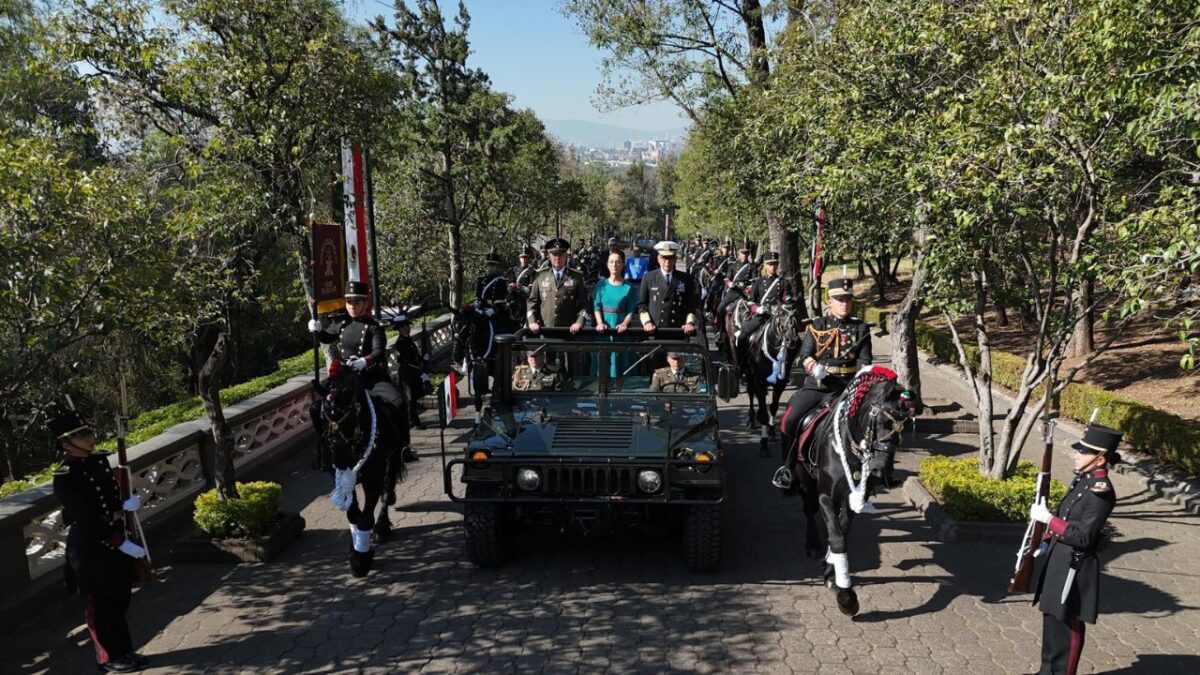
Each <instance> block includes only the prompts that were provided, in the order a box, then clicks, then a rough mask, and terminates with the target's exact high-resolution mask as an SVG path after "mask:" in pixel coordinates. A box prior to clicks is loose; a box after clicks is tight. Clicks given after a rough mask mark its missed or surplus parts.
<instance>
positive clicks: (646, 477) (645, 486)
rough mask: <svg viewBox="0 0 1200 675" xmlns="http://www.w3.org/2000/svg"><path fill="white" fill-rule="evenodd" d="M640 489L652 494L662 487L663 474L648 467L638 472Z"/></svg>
mask: <svg viewBox="0 0 1200 675" xmlns="http://www.w3.org/2000/svg"><path fill="white" fill-rule="evenodd" d="M637 480H638V489H639V490H641V491H642V492H645V493H646V494H649V495H652V494H654V493H655V492H658V491H659V490H661V489H662V482H663V481H662V474H660V473H659V472H657V471H652V470H650V469H646V470H645V471H641V472H639V473H638V479H637Z"/></svg>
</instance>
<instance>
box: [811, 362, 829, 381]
mask: <svg viewBox="0 0 1200 675" xmlns="http://www.w3.org/2000/svg"><path fill="white" fill-rule="evenodd" d="M828 375H829V369H828V368H826V367H825V364H824V363H818V364H816V365H814V366H813V369H812V376H813V379H815V380H823V379H825V377H826V376H828Z"/></svg>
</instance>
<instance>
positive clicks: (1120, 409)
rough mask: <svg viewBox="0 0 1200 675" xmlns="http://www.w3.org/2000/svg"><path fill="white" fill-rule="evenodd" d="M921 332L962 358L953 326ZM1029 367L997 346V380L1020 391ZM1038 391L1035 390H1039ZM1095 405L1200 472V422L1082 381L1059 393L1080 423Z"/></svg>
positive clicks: (1165, 455) (1129, 433)
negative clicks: (949, 329)
mask: <svg viewBox="0 0 1200 675" xmlns="http://www.w3.org/2000/svg"><path fill="white" fill-rule="evenodd" d="M884 313H885V312H882V311H881V310H878V309H875V308H874V307H864V309H863V318H865V319H866V320H867V321H870V322H872V323H879V321H880V318H881V316H880V315H881V314H884ZM916 334H917V346H918V347H920V348H921V349H924V350H925V351H927V352H929V353H931V354H934V355H935V356H937V357H938V358H940V359H942V360H944V361H948V362H950V363H954V364H957V363H958V350H956V349H955V348H954V339H953V338H952V337H951V336H950V331H948V330H940V329H937V328H934V327H932V326H930V325H929V324H926V323H923V322H920V321H918V322H917V324H916ZM963 348H964V351H966V353H967V358H968V359H970V361H971V363H972V365H978V363H979V348H978V347H976V346H975V345H974V344H965V345H963ZM1024 372H1025V359H1023V358H1021V357H1020V356H1016V355H1014V354H1009V353H1007V352H1001V351H997V350H994V349H993V350H992V381H993V382H995V383H996V384H998V385H1000V386H1002V387H1006V388H1008V389H1010V390H1012V391H1017V390H1018V389H1020V388H1021V376H1022V375H1023V374H1024ZM1037 395H1038V394H1037V393H1036V392H1035V394H1034V396H1037ZM1093 408H1099V409H1100V414H1099V415H1098V416H1097V417H1096V421H1097V422H1100V423H1101V424H1105V425H1107V426H1110V427H1113V428H1114V429H1120V430H1121V431H1123V432H1124V433H1125V442H1126V443H1128V444H1129V445H1130V447H1132V448H1133V449H1134V450H1137V451H1138V452H1142V453H1145V454H1148V455H1152V456H1154V457H1157V458H1158V459H1160V460H1162V461H1164V462H1167V463H1170V464H1173V465H1175V466H1178V467H1180V468H1182V469H1184V470H1185V471H1187V472H1188V473H1190V474H1193V475H1197V474H1200V425H1197V424H1196V423H1194V422H1190V421H1188V420H1185V419H1183V418H1181V417H1179V416H1177V415H1172V414H1171V413H1169V412H1165V411H1163V410H1159V409H1157V408H1154V407H1152V406H1149V405H1146V404H1145V403H1141V402H1139V401H1136V400H1134V399H1132V398H1129V397H1127V396H1121V395H1120V394H1114V393H1112V392H1110V391H1105V390H1103V389H1101V388H1099V387H1096V386H1093V385H1090V384H1085V383H1082V382H1073V383H1071V384H1069V385H1067V387H1066V388H1065V389H1064V390H1063V392H1062V396H1061V397H1060V399H1059V409H1060V412H1061V414H1062V416H1063V417H1064V418H1067V419H1071V420H1074V421H1076V422H1078V423H1080V424H1087V421H1088V420H1089V419H1090V418H1091V416H1092V409H1093Z"/></svg>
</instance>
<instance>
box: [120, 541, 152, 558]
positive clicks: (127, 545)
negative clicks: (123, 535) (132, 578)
mask: <svg viewBox="0 0 1200 675" xmlns="http://www.w3.org/2000/svg"><path fill="white" fill-rule="evenodd" d="M120 551H121V553H124V554H125V555H127V556H129V557H130V558H144V557H146V549H144V548H142V547H141V546H138V545H137V544H135V543H133V542H132V541H130V540H128V539H126V540H125V541H123V542H121V546H120Z"/></svg>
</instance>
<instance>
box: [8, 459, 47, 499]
mask: <svg viewBox="0 0 1200 675" xmlns="http://www.w3.org/2000/svg"><path fill="white" fill-rule="evenodd" d="M60 466H62V463H61V462H55V463H53V464H51V465H50V466H48V467H46V468H45V469H42V470H41V471H39V472H37V473H34V474H30V475H28V476H26V477H24V478H20V479H17V480H10V481H8V482H7V483H5V484H3V485H0V499H4V498H5V497H11V496H12V495H15V494H17V493H18V492H24V491H26V490H28V489H30V488H34V487H37V486H39V485H41V484H42V483H49V482H50V481H51V479H53V478H54V472H55V471H57V470H58V467H60Z"/></svg>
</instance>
